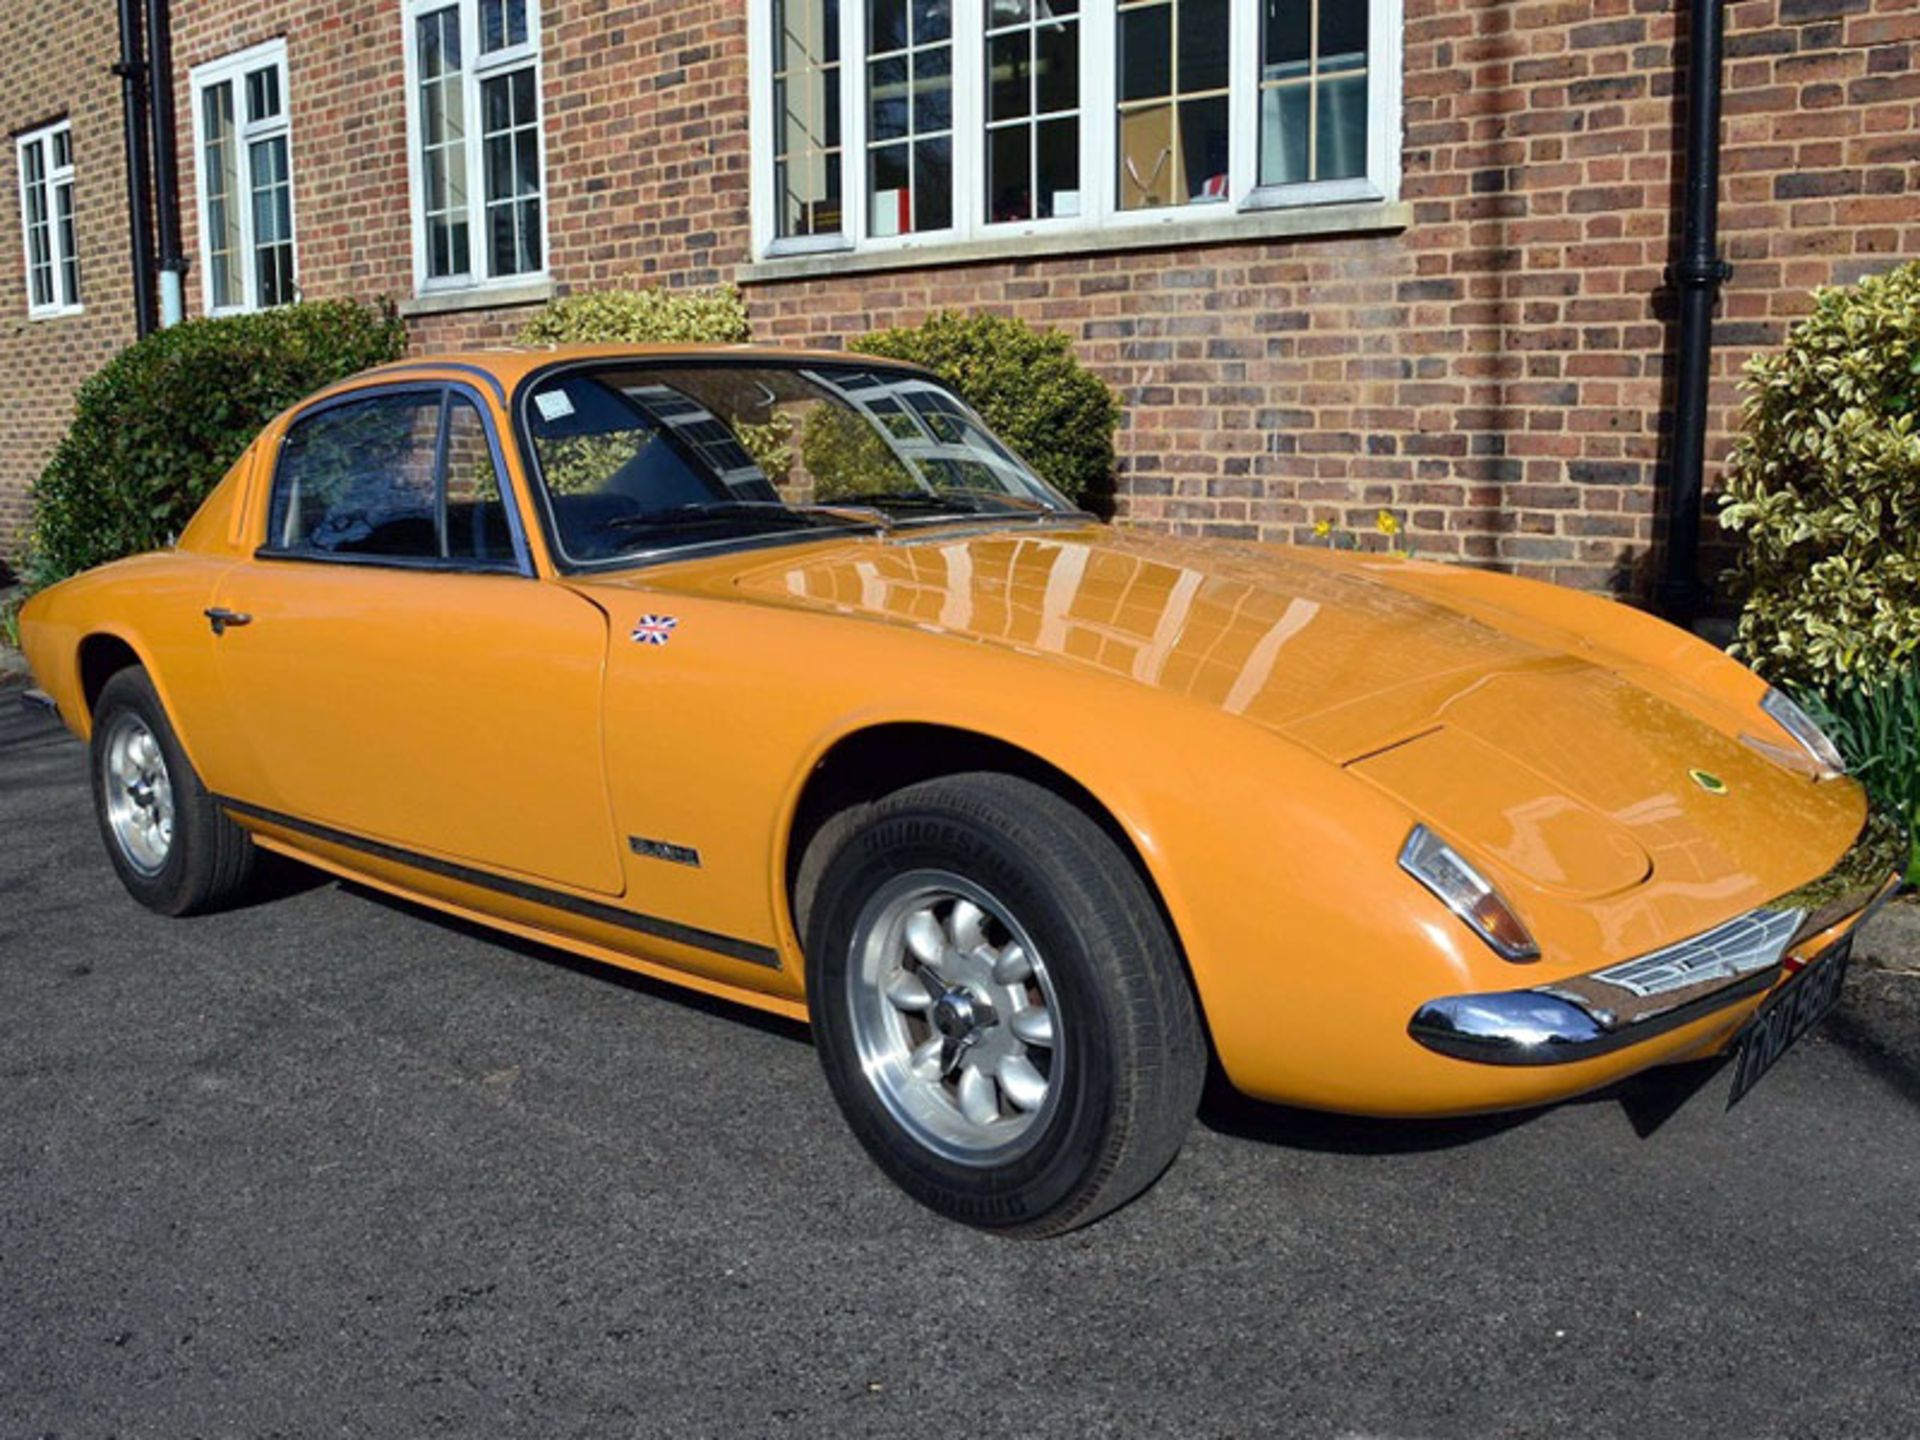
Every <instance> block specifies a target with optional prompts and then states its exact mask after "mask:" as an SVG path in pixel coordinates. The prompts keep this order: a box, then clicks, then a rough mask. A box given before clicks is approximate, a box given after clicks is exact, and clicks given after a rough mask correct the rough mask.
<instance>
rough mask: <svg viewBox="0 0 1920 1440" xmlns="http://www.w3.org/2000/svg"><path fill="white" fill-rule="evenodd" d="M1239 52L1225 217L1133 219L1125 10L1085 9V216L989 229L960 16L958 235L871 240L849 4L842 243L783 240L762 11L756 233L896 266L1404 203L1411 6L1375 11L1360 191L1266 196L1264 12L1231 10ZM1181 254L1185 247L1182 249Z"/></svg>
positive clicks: (761, 253)
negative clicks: (1121, 13) (1122, 117)
mask: <svg viewBox="0 0 1920 1440" xmlns="http://www.w3.org/2000/svg"><path fill="white" fill-rule="evenodd" d="M1231 4H1232V10H1231V16H1232V20H1231V25H1232V31H1231V35H1230V37H1229V45H1228V64H1229V66H1230V74H1231V88H1230V90H1229V92H1228V117H1229V118H1228V124H1229V127H1230V130H1229V138H1228V145H1229V152H1228V193H1227V197H1226V198H1225V199H1224V200H1223V201H1221V202H1219V203H1215V204H1186V205H1175V206H1167V207H1164V208H1160V209H1152V210H1122V209H1121V208H1120V207H1119V198H1120V197H1119V194H1118V189H1119V186H1118V183H1117V177H1116V168H1115V167H1116V165H1117V162H1118V155H1117V149H1116V145H1117V141H1116V135H1115V131H1116V123H1115V117H1116V116H1117V114H1118V90H1119V87H1118V83H1117V82H1118V76H1117V73H1116V65H1117V62H1118V47H1117V44H1116V35H1117V30H1118V22H1117V16H1118V10H1117V6H1116V0H1080V10H1079V17H1080V18H1079V24H1080V109H1079V115H1080V213H1079V214H1078V215H1073V216H1055V217H1051V218H1048V219H1033V220H1016V221H1006V222H1000V223H995V222H991V221H989V220H988V219H987V218H986V193H985V179H986V139H985V133H986V121H985V108H986V84H985V77H984V69H983V67H984V64H985V60H986V44H985V34H986V24H985V19H984V14H985V6H984V5H983V3H982V0H954V6H953V73H954V88H953V125H954V147H953V184H954V199H953V219H954V223H953V225H952V226H951V227H950V228H948V229H945V230H929V231H920V232H917V233H914V234H911V235H898V236H876V235H873V234H871V233H870V226H871V221H872V214H871V206H870V203H869V196H868V194H867V108H866V104H865V87H866V70H867V65H866V35H865V32H866V26H865V16H866V0H840V133H841V154H842V156H843V161H842V165H841V184H842V186H843V194H842V200H841V215H842V220H843V225H842V233H840V234H839V235H806V236H793V237H789V238H785V239H782V238H780V237H779V235H778V232H777V226H778V209H779V207H778V206H777V205H776V203H775V197H774V193H773V186H774V170H773V160H772V156H773V142H774V126H775V125H776V124H777V123H778V117H776V116H775V115H774V113H773V55H774V41H775V36H774V34H773V8H774V7H773V4H772V3H771V0H748V20H749V24H748V33H747V57H748V66H747V68H748V77H749V83H750V84H751V86H752V92H751V94H752V98H751V101H750V103H749V106H748V129H749V141H750V147H751V152H752V173H751V183H752V185H753V201H752V205H751V207H750V208H751V220H752V234H753V253H754V258H755V259H756V260H774V259H782V258H790V257H799V256H804V255H818V254H820V253H821V252H823V251H853V252H856V253H863V254H885V253H887V252H892V251H911V250H914V249H921V248H938V249H943V250H944V249H949V248H951V247H953V246H956V245H962V246H978V247H980V248H981V249H982V250H983V251H985V252H992V251H994V250H996V249H998V248H1000V247H1002V246H1004V245H1005V244H1006V242H1009V241H1015V242H1017V241H1019V240H1020V239H1022V238H1024V237H1028V236H1044V235H1055V234H1073V233H1086V234H1087V235H1088V240H1087V248H1088V249H1097V248H1099V239H1098V236H1097V234H1095V233H1094V232H1103V233H1107V234H1112V233H1114V232H1123V233H1124V234H1125V235H1127V236H1128V237H1129V238H1137V237H1138V236H1140V235H1141V234H1142V233H1143V232H1153V231H1156V230H1159V229H1163V228H1164V229H1166V230H1168V231H1170V232H1177V231H1178V230H1179V229H1180V228H1181V227H1182V226H1192V225H1201V224H1206V223H1207V222H1210V221H1213V222H1217V221H1219V220H1221V219H1223V218H1229V217H1232V216H1235V215H1254V214H1258V213H1260V212H1267V211H1273V210H1280V209H1297V208H1301V207H1306V206H1313V205H1333V204H1354V203H1366V202H1379V203H1389V202H1393V201H1397V200H1398V199H1399V196H1400V150H1401V70H1402V56H1401V43H1402V34H1403V20H1402V0H1371V8H1370V11H1369V15H1368V29H1367V41H1368V52H1367V77H1368V79H1367V84H1368V89H1367V107H1368V108H1367V115H1368V120H1367V132H1368V133H1367V173H1366V174H1365V175H1363V176H1357V177H1355V178H1352V179H1343V180H1321V181H1310V182H1305V183H1301V184H1293V185H1271V186H1261V185H1259V184H1258V183H1257V182H1258V178H1259V165H1260V157H1259V154H1258V151H1259V142H1260V114H1259V106H1260V98H1259V47H1260V33H1259V31H1260V0H1231ZM1168 241H1169V243H1176V242H1177V234H1173V233H1170V234H1169V235H1168Z"/></svg>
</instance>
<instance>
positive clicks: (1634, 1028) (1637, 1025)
mask: <svg viewBox="0 0 1920 1440" xmlns="http://www.w3.org/2000/svg"><path fill="white" fill-rule="evenodd" d="M1899 890H1900V879H1899V877H1898V876H1897V875H1893V876H1889V877H1888V878H1887V879H1886V880H1885V881H1884V882H1883V883H1882V884H1880V885H1878V886H1876V887H1874V888H1872V889H1870V890H1867V891H1862V892H1859V893H1856V894H1854V895H1852V896H1849V897H1848V898H1847V899H1844V900H1841V901H1838V902H1836V903H1834V904H1831V905H1827V906H1824V907H1822V908H1820V909H1818V910H1807V909H1801V908H1796V907H1794V906H1793V905H1792V904H1791V902H1790V900H1788V901H1782V902H1779V903H1777V904H1775V905H1770V906H1765V907H1762V908H1761V909H1758V910H1752V911H1749V912H1748V913H1747V914H1745V915H1742V916H1739V917H1738V918H1736V919H1733V920H1730V921H1728V922H1727V923H1726V924H1724V925H1720V926H1716V927H1715V928H1714V929H1712V930H1709V931H1707V932H1706V933H1704V934H1701V935H1696V936H1694V937H1692V938H1691V939H1688V940H1682V941H1680V942H1679V943H1678V944H1675V945H1669V946H1667V947H1665V948H1664V949H1660V950H1655V951H1653V952H1651V953H1650V954H1646V955H1642V956H1638V957H1636V958H1635V959H1632V960H1628V961H1626V962H1624V963H1621V964H1617V965H1609V966H1607V967H1606V968H1605V969H1601V970H1595V971H1591V972H1589V973H1588V974H1585V975H1576V976H1572V977H1570V978H1568V979H1565V980H1556V981H1553V982H1551V983H1550V984H1545V985H1538V986H1535V987H1533V988H1532V989H1528V990H1501V991H1495V992H1492V993H1488V994H1479V995H1450V996H1447V997H1445V998H1444V999H1439V1000H1430V1001H1428V1002H1427V1003H1426V1004H1425V1005H1422V1006H1421V1007H1420V1008H1419V1010H1418V1011H1416V1012H1415V1013H1414V1017H1413V1019H1412V1021H1411V1022H1410V1023H1409V1024H1408V1026H1407V1033H1408V1034H1410V1035H1411V1036H1412V1037H1413V1038H1414V1039H1415V1040H1418V1041H1419V1042H1420V1043H1421V1044H1422V1045H1424V1046H1426V1047H1427V1048H1428V1049H1429V1050H1434V1051H1437V1052H1438V1053H1440V1054H1442V1055H1448V1056H1451V1057H1453V1058H1455V1059H1458V1060H1474V1061H1478V1062H1480V1063H1482V1064H1487V1065H1562V1064H1568V1063H1571V1062H1573V1061H1577V1060H1590V1059H1592V1058H1593V1057H1595V1056H1597V1055H1606V1054H1609V1053H1611V1052H1613V1051H1615V1050H1620V1049H1624V1048H1625V1047H1627V1046H1629V1045H1638V1044H1640V1043H1642V1042H1643V1041H1646V1040H1650V1039H1652V1038H1653V1037H1654V1036H1656V1035H1662V1034H1665V1033H1666V1032H1667V1031H1669V1030H1674V1029H1677V1028H1679V1027H1680V1026H1682V1025H1687V1024H1691V1023H1692V1022H1694V1021H1696V1020H1701V1019H1704V1018H1706V1017H1708V1016H1710V1015H1713V1014H1715V1013H1716V1012H1719V1011H1722V1010H1730V1009H1732V1008H1733V1007H1734V1006H1736V1005H1738V1004H1740V1003H1741V1002H1742V1001H1744V1000H1749V999H1752V998H1754V997H1757V996H1760V995H1763V994H1765V993H1766V992H1767V991H1768V990H1771V989H1772V988H1773V987H1774V986H1775V985H1776V984H1777V983H1779V981H1780V980H1781V979H1782V977H1783V976H1786V975H1790V974H1792V973H1793V972H1794V971H1796V970H1798V969H1799V968H1800V967H1801V966H1802V965H1804V964H1806V963H1807V962H1808V961H1810V960H1812V959H1813V958H1814V957H1815V956H1818V955H1822V954H1825V953H1827V952H1828V951H1829V950H1831V949H1832V948H1833V947H1834V946H1836V945H1843V944H1848V943H1851V940H1852V936H1853V933H1854V931H1856V930H1858V929H1859V928H1860V926H1861V925H1863V924H1864V923H1865V922H1866V921H1867V919H1868V918H1869V917H1870V916H1872V914H1873V912H1874V911H1876V910H1878V909H1879V908H1880V906H1882V905H1883V904H1885V903H1886V902H1887V901H1888V900H1890V899H1892V898H1893V896H1894V895H1896V894H1897V893H1899Z"/></svg>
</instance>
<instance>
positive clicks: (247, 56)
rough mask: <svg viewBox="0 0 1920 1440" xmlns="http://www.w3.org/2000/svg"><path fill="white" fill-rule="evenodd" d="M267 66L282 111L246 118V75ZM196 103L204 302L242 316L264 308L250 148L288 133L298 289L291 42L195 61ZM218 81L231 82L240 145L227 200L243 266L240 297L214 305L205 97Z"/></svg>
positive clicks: (210, 310) (296, 284) (217, 311)
mask: <svg viewBox="0 0 1920 1440" xmlns="http://www.w3.org/2000/svg"><path fill="white" fill-rule="evenodd" d="M269 66H271V67H272V68H274V69H275V70H277V71H278V72H279V82H278V83H279V86H280V113H279V114H278V115H276V116H274V117H272V118H271V119H268V120H256V121H249V120H248V119H247V76H249V75H251V74H253V73H254V72H255V71H258V70H265V69H267V68H268V67H269ZM189 81H190V84H189V89H190V91H191V95H192V100H191V103H192V106H193V176H194V181H193V195H194V214H195V219H196V221H197V222H198V226H199V233H200V255H201V282H200V295H201V303H202V305H203V306H204V307H205V309H206V312H207V314H209V315H243V314H246V313H247V312H249V311H253V310H258V309H260V308H261V306H260V274H259V270H258V267H257V266H256V264H255V256H254V248H253V247H254V229H253V165H252V159H251V156H252V151H251V147H252V145H253V144H254V143H255V142H256V141H260V140H271V139H273V138H275V137H276V136H278V137H284V138H285V140H286V142H287V217H288V223H289V226H290V234H289V235H288V237H287V238H288V243H289V245H290V246H291V247H292V250H293V288H294V297H295V298H296V299H297V298H299V292H300V214H299V187H298V186H297V185H295V184H294V180H293V175H294V166H293V92H292V89H291V88H290V87H289V85H288V83H287V81H288V77H287V42H286V41H285V40H284V39H276V40H268V41H265V42H263V43H261V44H259V45H254V46H251V47H250V48H248V49H245V50H240V51H236V52H235V53H233V54H231V55H223V56H221V57H220V58H219V59H218V60H209V61H208V62H207V63H206V64H204V65H196V66H194V67H193V70H192V72H191V74H190V76H189ZM217 85H231V86H232V93H233V143H234V144H235V146H237V147H238V149H237V155H238V165H237V167H236V170H235V176H236V179H237V181H238V185H239V193H238V194H237V195H235V196H233V197H231V198H230V199H229V201H228V203H229V204H232V205H235V206H237V207H238V215H239V219H240V250H239V254H238V256H237V257H236V259H235V261H234V263H235V264H237V265H239V267H240V294H241V300H240V303H239V304H237V305H216V304H214V303H213V289H212V287H211V286H210V285H209V284H208V283H207V282H208V280H209V279H210V278H211V271H210V270H209V268H208V265H207V257H208V256H210V255H212V254H213V231H212V230H211V229H210V228H209V226H208V223H207V222H208V219H209V213H208V212H209V209H210V207H209V205H208V196H207V137H206V123H207V121H206V106H205V103H204V101H203V98H202V97H203V96H204V95H205V93H206V92H207V91H208V90H211V89H213V88H214V87H215V86H217Z"/></svg>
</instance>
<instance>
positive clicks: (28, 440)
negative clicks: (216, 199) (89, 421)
mask: <svg viewBox="0 0 1920 1440" xmlns="http://www.w3.org/2000/svg"><path fill="white" fill-rule="evenodd" d="M119 55H120V39H119V30H118V29H117V27H116V26H115V23H114V9H113V6H112V5H99V4H88V5H67V4H62V5H25V4H9V5H6V6H4V7H0V56H5V57H6V60H5V62H4V64H0V129H4V130H5V131H7V132H8V135H9V138H8V140H7V142H6V146H5V149H4V151H3V152H0V173H4V175H5V177H6V178H5V182H4V188H3V189H0V375H4V376H5V382H4V388H0V394H4V396H5V401H6V403H5V404H4V405H0V562H3V561H4V560H5V559H6V558H7V557H10V556H17V555H18V554H19V553H20V546H21V542H22V540H23V539H24V537H25V532H26V525H27V497H26V487H27V485H28V484H29V483H30V482H31V480H32V478H33V476H34V475H36V474H37V473H39V469H40V467H41V465H43V464H44V463H45V462H46V458H47V456H48V455H49V454H50V453H51V452H52V450H53V447H54V445H55V444H56V443H57V442H58V440H59V438H60V436H61V434H62V433H63V432H64V431H65V429H66V425H67V421H68V419H69V417H70V416H71V414H72V405H73V393H74V391H75V390H76V389H77V388H78V387H79V385H80V382H81V381H82V380H84V379H85V378H86V377H87V376H88V375H89V374H91V373H92V372H93V371H94V370H95V369H97V368H99V366H100V364H101V362H102V361H104V360H105V359H106V358H107V357H108V356H110V355H112V354H113V352H114V351H115V350H117V349H119V348H120V346H122V345H124V344H125V343H126V340H127V337H129V336H130V335H131V334H132V333H133V299H132V289H133V287H132V283H131V281H130V280H129V279H128V265H127V228H126V204H127V198H126V197H127V191H126V180H125V175H126V167H125V163H124V151H123V150H122V149H121V143H120V136H121V127H120V82H119V81H118V80H117V79H116V78H115V77H114V76H113V74H112V73H111V71H110V69H109V67H110V66H112V65H113V63H114V62H115V61H116V60H117V59H119ZM63 117H65V118H69V119H71V121H72V123H73V149H74V156H73V160H74V211H75V220H76V223H77V226H78V230H79V242H80V245H79V254H80V299H81V303H82V304H83V305H84V306H85V310H84V313H82V314H79V315H68V316H62V317H59V318H56V319H46V320H29V319H28V318H27V279H26V258H25V249H24V244H25V242H24V240H23V239H22V236H21V225H20V169H19V156H18V152H17V150H16V149H15V147H14V144H13V140H12V138H11V137H12V135H13V133H14V132H17V131H20V130H24V129H28V128H31V127H37V126H39V125H40V124H41V123H43V122H45V121H51V120H57V119H60V118H63ZM3 582H4V565H3V564H0V583H3Z"/></svg>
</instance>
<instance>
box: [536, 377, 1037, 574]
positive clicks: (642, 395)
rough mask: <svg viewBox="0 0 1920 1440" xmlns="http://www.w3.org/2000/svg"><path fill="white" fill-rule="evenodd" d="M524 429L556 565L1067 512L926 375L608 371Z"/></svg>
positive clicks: (567, 383)
mask: <svg viewBox="0 0 1920 1440" xmlns="http://www.w3.org/2000/svg"><path fill="white" fill-rule="evenodd" d="M526 421H527V429H528V433H529V436H530V438H531V441H532V448H533V458H534V460H535V462H536V468H537V470H538V478H539V481H540V484H541V486H542V489H543V492H544V493H543V500H544V503H545V504H546V507H547V511H548V514H549V515H550V517H551V519H552V522H553V531H554V537H555V539H556V541H557V543H558V545H559V548H560V550H561V552H562V558H563V559H564V560H565V561H567V562H569V563H572V564H606V563H614V562H618V561H620V560H622V559H627V558H634V557H641V556H648V555H653V554H656V553H658V552H659V551H661V550H670V549H677V548H681V547H687V546H696V545H699V546H706V545H713V544H717V543H724V542H728V541H735V540H740V539H744V538H750V537H756V536H762V535H773V534H781V533H790V532H792V531H795V530H803V529H831V528H858V527H861V526H872V525H874V524H876V523H886V524H889V525H893V524H911V523H928V522H932V521H936V520H943V519H947V520H950V519H952V518H954V517H956V516H977V517H991V516H1006V517H1022V518H1029V519H1030V518H1032V517H1033V516H1035V515H1036V514H1040V515H1044V514H1051V513H1054V512H1068V513H1071V511H1072V507H1071V506H1070V505H1069V504H1068V503H1067V501H1066V500H1065V499H1063V498H1062V497H1061V496H1060V494H1059V493H1058V492H1057V491H1055V490H1053V489H1052V488H1051V487H1049V486H1048V485H1047V483H1046V482H1045V481H1044V480H1042V479H1040V477H1039V476H1037V475H1035V474H1034V473H1033V471H1032V470H1031V469H1030V468H1029V467H1028V466H1027V465H1026V464H1025V463H1024V462H1023V461H1021V460H1020V459H1019V458H1018V457H1017V456H1015V455H1014V454H1013V452H1012V451H1010V450H1008V449H1007V447H1006V446H1005V445H1003V444H1001V443H1000V441H999V440H997V439H995V438H994V436H993V435H992V433H991V432H989V431H988V430H987V428H986V426H985V425H984V424H983V423H981V421H980V419H979V417H978V416H976V415H975V414H974V413H973V412H972V411H971V410H969V409H968V408H967V407H966V405H965V404H964V403H962V402H961V401H960V400H959V399H958V398H957V397H956V396H955V395H954V394H953V393H952V392H951V391H950V390H948V389H946V388H945V387H944V386H943V385H941V384H940V383H939V382H938V381H936V380H934V379H932V378H931V377H928V376H924V375H918V374H914V373H911V372H905V371H893V370H883V369H879V368H869V367H865V366H859V365H834V364H825V365H807V364H794V365H784V364H782V365H768V364H753V365H749V364H735V365H727V364H723V363H719V362H703V363H700V364H693V365H681V364H651V365H649V364H644V363H641V364H636V363H631V362H627V363H621V362H614V363H610V364H608V365H606V366H604V367H585V368H572V369H568V370H565V371H562V372H559V373H557V374H555V375H552V376H550V377H548V378H546V379H544V380H542V381H539V382H538V383H536V385H535V387H534V388H533V390H532V391H531V393H530V394H529V395H528V398H527V405H526Z"/></svg>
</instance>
